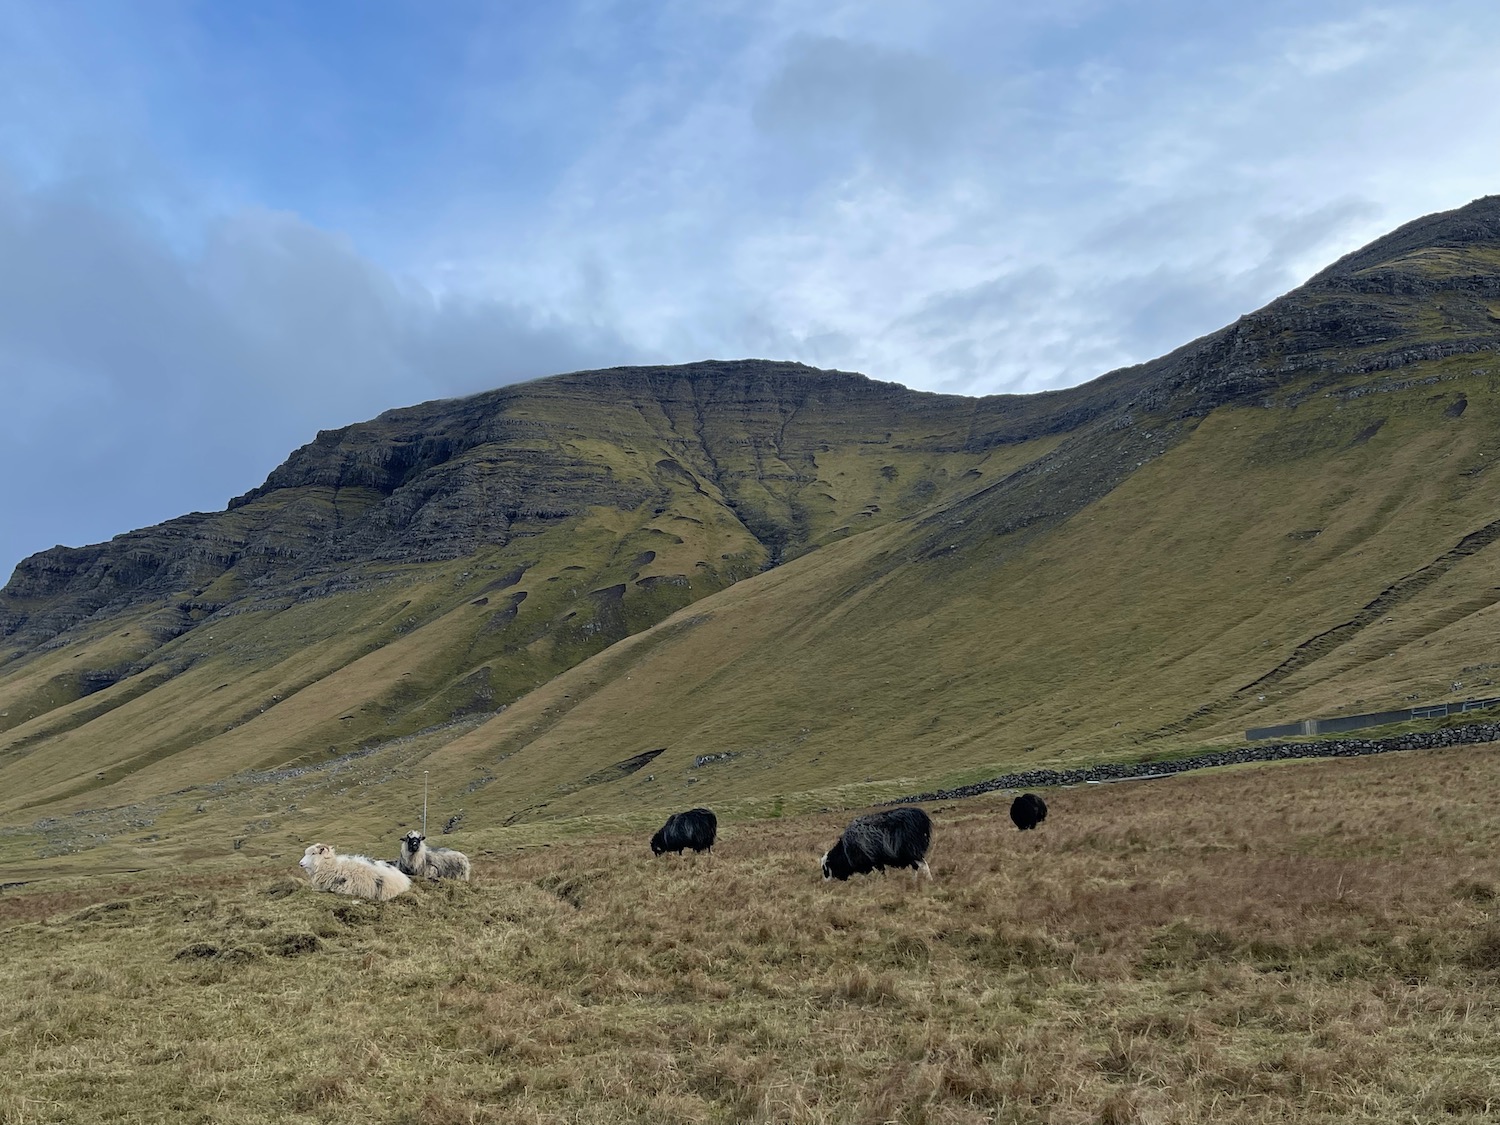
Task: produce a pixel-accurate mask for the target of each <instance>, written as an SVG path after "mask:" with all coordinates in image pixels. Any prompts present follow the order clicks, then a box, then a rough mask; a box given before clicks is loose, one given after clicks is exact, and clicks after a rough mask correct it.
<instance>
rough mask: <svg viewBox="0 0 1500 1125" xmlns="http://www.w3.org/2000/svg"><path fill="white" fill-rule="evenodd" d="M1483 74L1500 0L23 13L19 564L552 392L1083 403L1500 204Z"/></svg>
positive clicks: (13, 19)
mask: <svg viewBox="0 0 1500 1125" xmlns="http://www.w3.org/2000/svg"><path fill="white" fill-rule="evenodd" d="M1497 48H1500V5H1495V4H1493V3H1492V2H1491V0H1422V2H1421V3H1417V2H1407V0H1392V2H1389V3H1354V2H1341V0H1326V2H1323V3H1318V4H1307V3H1283V2H1280V0H1245V2H1242V3H1237V4H1232V5H1231V4H1204V3H1201V0H1129V2H1125V0H1117V2H1111V0H1053V2H1052V3H1049V4H1046V5H1042V4H1035V3H1031V2H1022V0H989V2H983V3H967V2H965V0H950V2H946V3H943V4H931V3H927V2H922V3H907V2H896V0H892V2H888V3H882V2H869V3H849V4H840V3H837V2H833V0H827V2H823V3H817V4H813V3H790V2H776V0H755V2H744V3H740V2H737V0H693V2H686V0H682V2H673V0H621V2H618V3H615V2H609V0H579V2H573V3H570V2H567V0H549V2H547V3H527V2H523V0H511V2H507V3H498V2H497V3H481V2H478V0H444V2H442V3H431V2H430V0H427V2H422V3H401V2H394V0H361V2H357V3H356V2H346V0H317V2H312V0H304V2H301V3H291V2H287V0H260V2H257V3H255V4H240V3H229V2H227V0H220V2H215V3H195V2H190V0H115V2H112V3H104V2H88V0H27V2H22V0H0V571H3V572H5V573H9V569H10V568H11V567H12V566H14V565H15V563H16V562H18V561H19V560H20V559H21V558H22V557H24V556H25V555H28V554H30V553H32V552H34V551H38V550H42V549H45V548H47V547H50V546H52V545H53V544H55V543H66V544H69V545H81V544H84V543H89V542H97V541H100V540H103V539H107V538H109V537H110V536H111V535H114V534H118V533H120V532H123V531H127V530H130V529H132V528H135V527H139V526H143V525H147V524H150V523H154V522H158V521H161V520H165V519H169V518H171V517H173V516H176V515H179V514H182V513H183V512H187V511H191V510H211V509H215V508H221V507H223V505H224V503H225V502H226V501H227V500H228V498H229V497H230V496H233V495H235V494H238V493H241V492H244V491H246V490H248V489H250V488H252V487H254V486H255V485H257V484H259V483H260V481H261V480H263V479H264V477H265V476H266V474H267V473H268V472H269V471H270V470H271V469H272V468H274V467H275V465H276V464H278V463H279V462H280V461H281V460H282V459H284V457H285V456H286V455H287V454H288V453H289V452H290V451H291V450H292V449H293V448H294V447H296V446H298V445H300V444H302V443H304V442H306V441H308V440H310V439H311V438H312V437H313V435H314V434H315V432H316V431H317V430H319V429H326V428H331V427H335V426H339V425H344V424H347V423H350V422H355V421H359V420H362V419H365V418H369V417H372V416H373V415H375V414H377V413H379V412H380V411H382V410H384V409H387V408H389V407H392V406H399V405H405V404H409V403H412V402H418V401H421V400H424V399H429V398H434V397H440V396H450V395H461V394H467V393H471V392H474V391H478V390H482V389H485V388H488V387H492V386H496V385H499V384H502V383H507V382H513V381H515V380H518V379H526V378H533V377H536V376H541V375H547V374H552V373H555V372H559V371H567V370H576V369H579V368H584V367H590V366H607V365H615V364H621V363H655V362H669V363H677V362H686V361H690V360H695V359H702V358H710V357H717V358H730V357H741V356H762V357H767V358H778V359H797V360H802V361H804V362H808V363H813V364H817V365H820V366H828V367H839V368H843V369H845V370H857V371H863V372H865V373H867V374H869V375H872V376H875V377H877V378H881V379H890V380H895V381H898V382H902V383H906V384H907V385H909V386H914V387H921V388H925V389H931V390H943V391H952V392H962V393H969V394H983V393H991V392H997V391H1034V390H1041V389H1045V388H1049V387H1059V386H1067V385H1071V384H1075V383H1079V382H1083V381H1085V380H1087V379H1089V378H1092V377H1094V376H1095V375H1099V374H1102V373H1103V372H1105V371H1107V370H1110V369H1112V368H1114V367H1117V366H1120V365H1122V364H1126V363H1132V362H1137V361H1140V360H1144V359H1148V358H1151V357H1152V356H1155V355H1159V354H1161V353H1162V352H1165V351H1168V350H1170V349H1171V348H1173V347H1175V346H1177V345H1178V344H1181V343H1183V342H1185V341H1187V340H1188V339H1191V338H1193V337H1195V336H1198V335H1201V334H1203V333H1205V332H1208V331H1212V330H1213V329H1215V328H1217V327H1219V326H1221V325H1223V324H1225V323H1228V322H1229V321H1231V320H1233V319H1234V318H1235V317H1237V316H1239V315H1240V314H1242V313H1244V312H1247V311H1250V310H1251V309H1253V308H1256V307H1258V306H1260V305H1262V304H1264V303H1265V302H1266V301H1267V300H1269V299H1271V298H1272V297H1274V296H1276V295H1278V294H1279V293H1281V292H1284V291H1285V290H1287V289H1289V288H1291V287H1292V286H1294V285H1296V284H1297V283H1299V282H1300V281H1302V280H1304V279H1305V278H1306V277H1307V276H1309V275H1310V274H1311V273H1313V272H1315V271H1316V270H1317V269H1318V268H1320V267H1321V266H1323V265H1325V264H1326V263H1327V262H1329V261H1331V260H1332V259H1333V258H1335V257H1337V256H1338V255H1340V254H1342V253H1344V252H1346V251H1348V250H1350V249H1353V248H1354V247H1356V246H1358V245H1360V244H1362V243H1364V242H1366V241H1368V240H1369V239H1371V238H1373V237H1376V236H1378V235H1379V234H1382V233H1384V232H1385V231H1387V230H1389V229H1390V228H1392V227H1394V226H1396V225H1399V224H1400V223H1402V222H1405V221H1407V220H1408V219H1412V218H1415V217H1417V216H1418V215H1422V214H1425V213H1428V212H1431V211H1435V210H1442V209H1446V208H1449V207H1455V206H1459V205H1461V204H1463V203H1466V202H1468V201H1469V200H1470V199H1473V198H1475V197H1477V196H1480V195H1484V194H1490V193H1493V192H1496V191H1500V143H1497V142H1500V128H1497V126H1500V67H1496V66H1495V65H1494V59H1495V57H1496V54H1497Z"/></svg>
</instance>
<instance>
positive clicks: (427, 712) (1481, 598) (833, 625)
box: [0, 198, 1500, 864]
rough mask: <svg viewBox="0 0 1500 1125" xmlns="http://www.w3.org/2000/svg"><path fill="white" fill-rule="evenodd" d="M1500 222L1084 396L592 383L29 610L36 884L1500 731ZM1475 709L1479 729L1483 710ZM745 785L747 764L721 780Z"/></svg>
mask: <svg viewBox="0 0 1500 1125" xmlns="http://www.w3.org/2000/svg"><path fill="white" fill-rule="evenodd" d="M1497 346H1500V199H1496V198H1490V199H1484V200H1480V201H1477V202H1476V203H1474V204H1471V205H1469V206H1468V207H1465V208H1462V209H1460V210H1458V211H1454V212H1449V213H1446V214H1443V215H1437V216H1431V217H1429V218H1427V219H1423V220H1419V221H1418V222H1415V223H1412V224H1408V225H1407V226H1405V227H1403V228H1401V229H1400V230H1398V231H1396V232H1394V233H1393V234H1391V235H1390V236H1388V237H1386V238H1384V239H1381V240H1379V241H1377V242H1376V243H1373V244H1372V245H1370V246H1368V247H1366V248H1364V249H1363V250H1360V251H1358V252H1356V253H1355V254H1352V255H1349V256H1348V257H1346V258H1344V259H1342V260H1341V261H1339V262H1337V263H1335V264H1334V265H1332V266H1330V267H1329V268H1328V269H1327V270H1325V271H1323V272H1322V273H1320V274H1319V275H1317V276H1316V277H1314V278H1313V279H1312V280H1311V281H1309V282H1308V283H1307V284H1306V285H1305V286H1303V287H1301V288H1300V289H1298V290H1296V291H1294V292H1292V293H1290V294H1288V295H1287V296H1285V297H1282V298H1280V299H1278V300H1277V301H1274V302H1272V303H1271V304H1270V305H1268V306H1266V307H1265V308H1264V309H1261V310H1259V311H1257V312H1255V313H1253V314H1251V315H1249V316H1246V317H1243V318H1241V319H1240V320H1239V321H1237V322H1236V323H1235V324H1233V325H1231V326H1229V327H1227V328H1225V329H1223V330H1221V331H1219V332H1217V333H1214V334H1212V335H1210V336H1206V337H1204V338H1203V339H1200V340H1197V341H1194V342H1193V343H1191V344H1188V345H1186V346H1184V347H1183V348H1180V349H1178V350H1177V351H1175V352H1173V353H1171V354H1170V355H1167V356H1165V357H1163V358H1161V359H1159V360H1156V361H1153V362H1151V363H1147V364H1143V365H1139V366H1137V367H1132V368H1127V369H1124V370H1121V371H1117V372H1113V373H1111V374H1109V375H1105V376H1103V377H1101V378H1100V379H1097V380H1095V381H1094V382H1092V383H1089V384H1086V385H1084V386H1082V387H1078V388H1073V389H1071V390H1068V391H1062V392H1050V393H1047V394H1044V395H1035V396H994V397H988V398H980V399H970V398H963V397H959V396H943V395H931V394H922V393H918V392H913V391H909V390H906V389H905V388H902V387H899V386H897V385H894V384H886V383H878V382H874V381H872V380H869V379H865V378H863V377H862V376H857V375H849V374H845V373H839V372H822V371H815V370H813V369H809V368H805V367H800V366H798V365H792V364H777V363H764V362H752V361H746V362H739V363H705V364H695V365H689V366H687V367H678V368H631V369H616V370H610V371H600V372H585V373H579V374H575V375H568V376H560V377H556V378H553V379H546V380H540V381H538V382H535V383H530V384H524V385H521V386H516V387H509V388H505V389H502V390H499V391H494V392H490V393H488V394H484V395H479V396H475V397H473V398H469V399H463V400H456V401H448V402H436V403H428V404H424V405H422V406H418V407H413V408H410V409H405V410H396V411H391V412H388V413H387V414H384V415H381V416H380V417H379V418H377V419H375V420H374V421H372V422H369V423H364V424H360V425H356V426H351V427H348V428H346V429H343V430H339V431H333V432H329V433H323V434H320V435H318V438H317V440H315V441H314V442H313V443H311V444H310V445H308V446H305V447H304V448H302V449H300V450H298V451H297V452H296V453H294V454H293V455H292V457H291V458H289V459H288V461H287V462H286V463H285V464H284V465H283V466H281V467H280V468H279V469H277V470H276V472H274V473H273V474H272V475H271V476H270V478H269V479H268V480H267V481H266V483H265V484H264V485H263V486H262V487H260V488H258V489H255V490H254V491H252V492H250V493H247V494H246V495H245V496H242V497H240V498H238V499H236V500H235V501H233V502H232V503H231V504H230V506H229V508H228V510H226V511H225V512H221V513H211V514H195V515H191V516H186V517H183V518H182V519H179V520H175V521H172V522H170V523H167V524H164V525H161V526H159V527H156V528H149V529H145V530H143V531H138V532H132V533H130V534H128V535H123V536H120V537H117V538H116V539H114V540H112V541H111V542H110V543H108V544H102V545H98V546H94V547H86V548H81V549H66V548H57V549H54V550H53V551H49V552H44V553H42V554H40V555H37V556H34V557H32V558H31V559H28V560H26V562H24V563H23V564H22V565H21V566H20V567H19V568H18V569H17V571H16V574H15V576H14V577H13V578H12V579H11V582H10V584H9V585H8V586H7V587H6V588H5V590H4V591H3V592H0V633H3V635H4V639H3V647H0V823H4V824H9V825H11V828H10V829H9V830H8V831H7V832H6V834H4V835H0V855H6V856H11V857H13V858H16V859H17V860H21V859H25V860H26V861H28V862H39V861H42V860H48V861H50V862H54V863H58V862H62V863H66V862H79V861H76V860H75V861H67V860H60V859H57V858H55V857H62V856H68V855H74V854H77V853H80V852H83V851H84V850H86V849H91V848H94V847H100V848H103V849H104V850H103V851H101V852H97V853H94V858H93V859H89V862H95V861H97V860H98V857H100V856H107V857H109V862H117V863H121V864H128V863H131V862H137V860H136V859H135V858H134V857H135V856H137V855H138V853H142V852H153V851H157V850H160V849H163V848H169V847H172V846H175V845H192V846H193V847H198V846H200V845H202V844H203V843H204V842H210V846H211V847H212V848H213V849H214V850H215V851H218V852H221V853H224V854H233V851H232V849H236V848H237V849H239V851H240V853H241V854H242V855H245V856H253V855H257V854H264V853H265V852H266V851H267V850H272V849H281V848H284V847H286V846H288V844H289V843H290V842H292V841H294V840H296V839H301V838H302V837H304V836H305V835H306V834H307V832H308V831H311V830H312V829H310V828H309V825H310V824H314V825H317V826H318V830H319V831H321V832H322V834H324V835H330V834H331V833H330V832H327V831H322V829H323V827H324V826H331V827H336V828H339V829H342V830H344V831H346V832H349V833H358V834H360V835H361V836H362V837H370V836H379V837H383V836H386V835H391V834H392V833H393V830H394V828H395V827H396V826H397V824H398V823H399V822H402V821H407V822H409V821H410V819H411V814H412V811H413V807H414V805H413V801H414V797H413V794H414V793H415V794H418V796H417V797H416V798H415V800H419V794H420V783H421V776H422V774H423V772H424V771H425V772H426V773H427V774H428V776H429V779H430V781H431V784H432V792H433V805H434V808H435V809H441V810H443V817H444V819H445V820H446V818H448V817H450V816H456V817H461V818H462V820H461V823H462V824H463V826H464V830H465V831H482V832H495V833H498V832H500V831H502V830H503V828H504V827H505V826H507V825H515V826H525V825H528V824H535V823H537V822H542V821H555V820H556V819H557V818H573V817H581V816H595V817H598V816H606V817H625V818H627V819H632V818H633V819H639V820H640V821H641V822H642V823H644V822H645V821H647V820H649V819H651V818H652V817H654V816H656V815H657V814H658V813H659V812H660V811H662V810H664V809H667V808H670V807H674V806H680V805H682V804H683V803H684V802H691V803H698V802H703V801H709V802H712V803H714V804H715V805H716V806H718V807H723V808H726V809H729V810H731V811H733V810H738V811H740V812H742V813H744V814H747V815H749V814H755V813H762V814H763V813H770V812H773V811H776V810H779V809H781V808H783V807H786V806H792V807H800V806H819V805H824V804H835V803H837V804H845V803H856V802H858V801H860V800H864V799H869V798H870V797H873V796H877V795H892V794H895V793H898V792H901V791H908V787H909V786H920V787H924V788H925V787H929V786H930V785H931V784H932V783H935V782H942V781H956V780H967V779H972V778H975V777H979V776H983V775H986V774H988V773H990V772H992V771H995V772H998V771H1000V770H1003V769H1006V768H1009V767H1013V766H1015V765H1017V764H1020V763H1025V764H1036V765H1045V764H1054V763H1056V762H1058V761H1062V762H1065V763H1069V764H1072V763H1078V762H1082V761H1085V760H1092V759H1099V758H1107V757H1138V756H1142V755H1147V754H1162V753H1171V752H1174V751H1178V750H1181V749H1183V748H1186V747H1190V746H1196V745H1200V744H1202V743H1204V742H1211V741H1215V740H1222V739H1228V738H1233V737H1236V736H1237V735H1238V733H1239V732H1240V731H1242V730H1243V728H1244V727H1245V726H1246V725H1253V724H1257V723H1260V722H1266V721H1274V720H1278V719H1291V718H1298V717H1302V716H1304V715H1313V714H1330V713H1337V712H1339V711H1341V710H1342V711H1358V710H1375V709H1381V708H1386V707H1393V706H1399V705H1401V704H1403V703H1404V702H1405V701H1407V700H1413V701H1415V700H1423V701H1425V700H1429V699H1438V698H1445V697H1451V696H1453V695H1455V694H1457V695H1465V694H1471V693H1472V694H1496V693H1497V692H1496V690H1494V689H1492V688H1491V687H1490V683H1489V682H1490V681H1493V680H1494V679H1495V678H1496V677H1495V676H1494V671H1495V669H1496V668H1497V667H1500V657H1496V656H1495V655H1494V652H1493V645H1492V642H1491V640H1490V638H1491V637H1492V636H1493V632H1494V625H1495V615H1496V612H1497V611H1496V609H1495V602H1496V600H1497V596H1500V565H1497V563H1500V551H1497V550H1496V549H1495V548H1494V547H1493V543H1494V541H1495V540H1496V539H1497V538H1500V504H1497V500H1500V495H1497V491H1500V485H1497V482H1496V477H1495V473H1494V471H1493V470H1492V463H1493V461H1494V459H1495V458H1496V457H1500V399H1497V394H1500V367H1497V365H1496V362H1495V356H1494V355H1493V352H1494V351H1495V349H1496V348H1497ZM1455 685H1458V686H1455ZM703 759H707V760H703Z"/></svg>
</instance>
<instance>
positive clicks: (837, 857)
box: [823, 805, 932, 882]
mask: <svg viewBox="0 0 1500 1125" xmlns="http://www.w3.org/2000/svg"><path fill="white" fill-rule="evenodd" d="M931 843H932V818H931V817H929V816H928V815H927V813H926V812H925V811H923V810H922V809H919V808H916V807H915V806H912V805H906V806H903V807H901V808H898V809H888V810H887V811H885V812H878V813H870V814H869V815H868V816H861V817H857V818H855V819H854V820H852V821H850V823H849V827H847V828H845V829H844V832H843V835H842V836H840V837H839V841H838V843H836V844H834V845H833V847H832V848H830V849H829V850H828V852H827V853H826V854H825V855H824V856H823V878H824V879H838V880H840V881H841V882H842V881H843V880H846V879H848V878H849V876H850V875H856V874H857V875H868V874H869V873H870V872H871V871H881V872H883V871H884V870H885V869H886V868H887V867H910V868H911V869H912V871H913V872H914V873H915V874H917V875H926V876H927V878H929V879H931V878H932V870H931V869H930V868H929V867H928V866H927V848H928V845H929V844H931Z"/></svg>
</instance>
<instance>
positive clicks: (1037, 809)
mask: <svg viewBox="0 0 1500 1125" xmlns="http://www.w3.org/2000/svg"><path fill="white" fill-rule="evenodd" d="M1046 819H1047V802H1046V801H1044V800H1042V799H1041V798H1040V797H1038V796H1037V795H1036V794H1035V793H1022V794H1021V795H1020V796H1019V797H1017V798H1016V799H1015V800H1014V801H1012V802H1011V803H1010V820H1011V823H1012V824H1014V825H1015V826H1016V827H1017V828H1019V829H1020V830H1021V831H1022V832H1025V831H1026V830H1027V829H1028V828H1035V827H1036V826H1037V825H1038V824H1040V823H1042V821H1044V820H1046Z"/></svg>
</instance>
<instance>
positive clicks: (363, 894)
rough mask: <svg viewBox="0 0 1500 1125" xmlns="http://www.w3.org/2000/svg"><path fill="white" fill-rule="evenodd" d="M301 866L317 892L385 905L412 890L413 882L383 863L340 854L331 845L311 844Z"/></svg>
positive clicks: (362, 857)
mask: <svg viewBox="0 0 1500 1125" xmlns="http://www.w3.org/2000/svg"><path fill="white" fill-rule="evenodd" d="M298 866H299V867H301V868H302V870H304V871H306V872H307V877H308V880H309V881H310V882H311V883H312V885H313V889H314V890H318V891H328V892H329V893H330V894H336V895H349V896H351V897H352V898H368V899H374V900H375V901H376V902H386V901H387V900H389V899H393V898H395V897H396V896H397V895H399V894H402V893H404V892H406V891H409V890H411V880H410V879H408V878H407V877H406V875H405V874H404V873H403V872H402V871H400V870H399V869H397V868H396V867H394V866H392V865H391V864H389V863H386V862H385V861H384V860H378V859H371V858H369V857H368V856H363V855H339V854H338V853H337V852H336V851H334V850H333V848H332V846H331V845H328V844H309V845H308V846H307V850H306V851H305V852H303V853H302V859H301V860H299V861H298Z"/></svg>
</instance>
